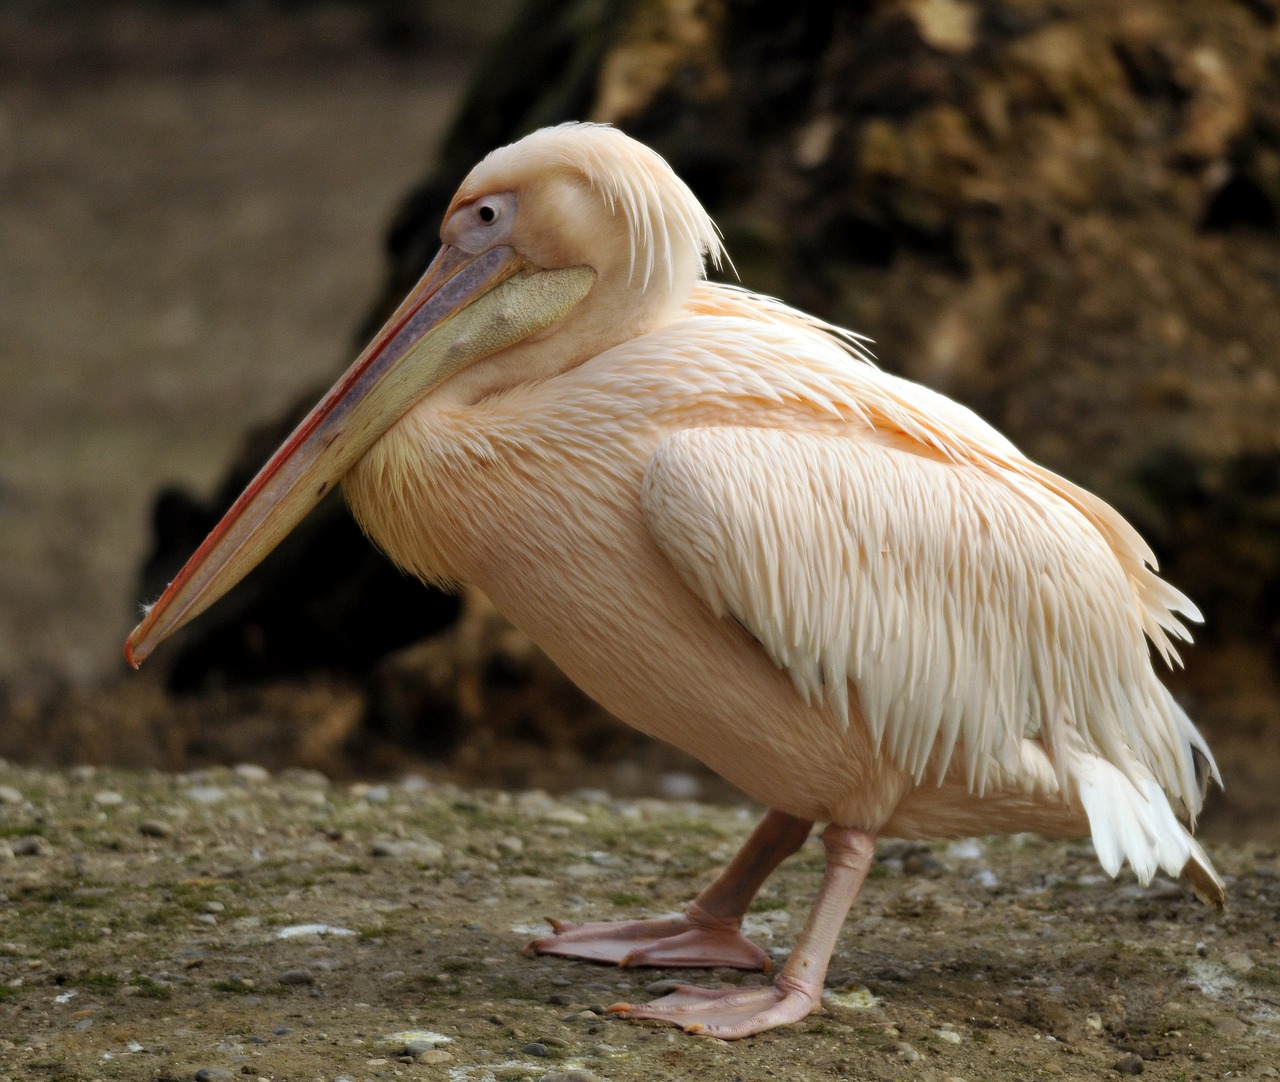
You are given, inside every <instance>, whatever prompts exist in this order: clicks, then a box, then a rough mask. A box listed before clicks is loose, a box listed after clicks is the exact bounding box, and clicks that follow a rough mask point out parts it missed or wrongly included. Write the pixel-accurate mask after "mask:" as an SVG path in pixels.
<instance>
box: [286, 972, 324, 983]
mask: <svg viewBox="0 0 1280 1082" xmlns="http://www.w3.org/2000/svg"><path fill="white" fill-rule="evenodd" d="M315 980H316V978H315V976H314V974H312V972H311V970H309V969H286V970H285V971H284V972H283V973H281V974H280V983H281V984H315Z"/></svg>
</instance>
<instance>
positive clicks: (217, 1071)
mask: <svg viewBox="0 0 1280 1082" xmlns="http://www.w3.org/2000/svg"><path fill="white" fill-rule="evenodd" d="M231 1077H232V1076H231V1072H230V1071H228V1070H227V1069H226V1068H225V1067H201V1068H200V1070H198V1071H196V1082H230V1079H231Z"/></svg>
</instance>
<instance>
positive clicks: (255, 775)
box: [235, 763, 271, 782]
mask: <svg viewBox="0 0 1280 1082" xmlns="http://www.w3.org/2000/svg"><path fill="white" fill-rule="evenodd" d="M235 775H236V777H237V778H240V779H241V780H242V781H252V782H263V781H270V780H271V771H269V770H268V769H267V768H266V767H265V766H259V765H258V764H257V763H239V764H238V765H237V766H236V767H235Z"/></svg>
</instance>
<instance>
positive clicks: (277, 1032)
mask: <svg viewBox="0 0 1280 1082" xmlns="http://www.w3.org/2000/svg"><path fill="white" fill-rule="evenodd" d="M271 1032H272V1034H273V1035H274V1036H276V1037H287V1036H288V1035H289V1034H290V1033H292V1032H293V1027H292V1026H276V1028H275V1029H273V1030H272V1031H271Z"/></svg>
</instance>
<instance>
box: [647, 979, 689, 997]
mask: <svg viewBox="0 0 1280 1082" xmlns="http://www.w3.org/2000/svg"><path fill="white" fill-rule="evenodd" d="M679 987H680V982H679V981H654V982H653V983H652V984H646V985H645V986H644V990H645V991H646V992H648V993H649V995H651V996H665V995H669V994H670V993H672V992H674V991H675V990H676V989H677V988H679Z"/></svg>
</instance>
